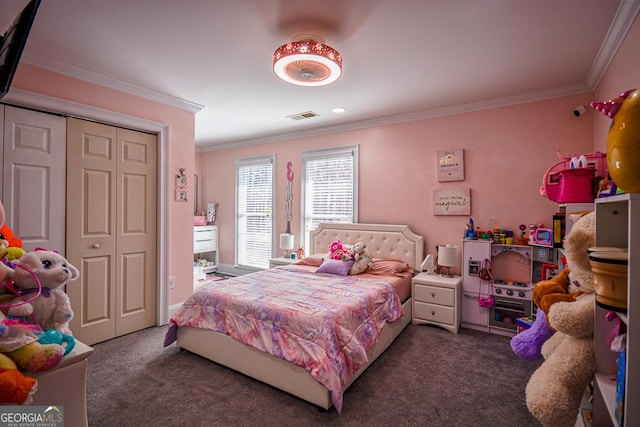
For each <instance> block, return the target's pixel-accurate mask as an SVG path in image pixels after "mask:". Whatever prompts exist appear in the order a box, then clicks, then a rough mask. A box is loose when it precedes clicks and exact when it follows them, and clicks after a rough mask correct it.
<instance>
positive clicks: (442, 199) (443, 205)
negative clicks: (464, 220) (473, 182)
mask: <svg viewBox="0 0 640 427" xmlns="http://www.w3.org/2000/svg"><path fill="white" fill-rule="evenodd" d="M433 214H434V215H471V189H470V188H441V189H437V190H433Z"/></svg>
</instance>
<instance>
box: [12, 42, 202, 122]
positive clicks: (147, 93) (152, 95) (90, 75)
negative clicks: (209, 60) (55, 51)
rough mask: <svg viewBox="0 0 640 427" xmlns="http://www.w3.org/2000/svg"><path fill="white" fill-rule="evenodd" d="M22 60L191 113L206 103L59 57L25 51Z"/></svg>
mask: <svg viewBox="0 0 640 427" xmlns="http://www.w3.org/2000/svg"><path fill="white" fill-rule="evenodd" d="M22 60H23V61H24V62H26V63H27V64H30V65H33V66H35V67H40V68H44V69H46V70H50V71H53V72H55V73H59V74H63V75H65V76H70V77H74V78H76V79H79V80H83V81H86V82H90V83H95V84H97V85H100V86H104V87H107V88H109V89H114V90H118V91H120V92H124V93H127V94H130V95H135V96H139V97H141V98H144V99H148V100H150V101H155V102H158V103H160V104H164V105H168V106H170V107H175V108H179V109H181V110H186V111H189V112H191V113H197V112H198V111H200V110H202V109H203V108H204V105H200V104H197V103H195V102H191V101H187V100H186V99H181V98H177V97H174V96H171V95H167V94H165V93H161V92H158V91H155V90H152V89H148V88H145V87H143V86H140V85H137V84H135V83H130V82H127V81H125V80H121V79H117V78H115V77H111V76H109V75H106V74H102V73H98V72H95V71H91V70H88V69H86V68H82V67H78V66H77V65H72V64H69V63H66V62H62V61H58V60H57V59H54V58H51V57H48V56H45V55H40V54H37V53H33V52H29V51H25V52H24V54H23V56H22Z"/></svg>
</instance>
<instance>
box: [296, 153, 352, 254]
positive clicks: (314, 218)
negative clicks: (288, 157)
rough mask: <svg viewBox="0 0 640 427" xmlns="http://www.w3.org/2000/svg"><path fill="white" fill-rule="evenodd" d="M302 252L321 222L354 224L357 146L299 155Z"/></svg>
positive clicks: (306, 247)
mask: <svg viewBox="0 0 640 427" xmlns="http://www.w3.org/2000/svg"><path fill="white" fill-rule="evenodd" d="M302 163H303V165H302V173H303V188H302V193H303V194H302V198H303V203H302V211H303V212H302V217H303V218H304V232H303V238H304V242H305V250H306V251H308V250H309V247H308V246H309V245H308V236H309V231H311V230H313V229H315V228H316V227H317V226H318V224H319V223H321V222H329V223H350V222H357V212H358V209H357V200H358V197H357V188H358V187H357V181H358V179H357V177H358V146H357V145H355V146H349V147H341V148H337V149H331V150H318V151H310V152H305V153H303V154H302Z"/></svg>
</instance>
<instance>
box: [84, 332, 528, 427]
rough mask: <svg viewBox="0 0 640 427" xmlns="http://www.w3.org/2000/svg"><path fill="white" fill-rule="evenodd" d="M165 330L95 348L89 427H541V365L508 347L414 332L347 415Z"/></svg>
mask: <svg viewBox="0 0 640 427" xmlns="http://www.w3.org/2000/svg"><path fill="white" fill-rule="evenodd" d="M166 330H167V328H166V327H159V328H150V329H146V330H143V331H140V332H136V333H134V334H130V335H127V336H124V337H120V338H116V339H113V340H110V341H107V342H104V343H100V344H97V345H95V346H94V348H95V352H94V354H93V355H91V357H90V358H89V374H88V375H89V378H88V386H87V404H88V408H89V409H88V416H89V425H90V426H96V427H97V426H100V427H103V426H114V427H115V426H118V427H124V426H316V425H325V424H331V425H336V426H518V427H523V426H537V425H538V423H537V422H536V420H535V419H534V418H533V417H532V416H531V415H530V414H529V412H528V411H527V408H526V406H525V402H524V389H525V386H526V383H527V381H528V379H529V377H530V376H531V374H532V373H533V371H534V370H535V368H536V367H537V364H534V363H530V362H524V361H522V360H520V359H518V358H517V357H516V356H515V355H514V354H513V352H512V351H511V347H510V345H509V338H508V337H502V336H497V335H491V334H486V333H483V332H477V331H472V330H469V329H461V331H460V333H459V334H458V335H453V334H451V333H449V332H447V331H445V330H442V329H439V328H435V327H431V326H413V325H409V326H408V327H407V328H406V329H405V330H404V332H403V333H402V334H401V335H400V336H399V337H398V338H397V339H396V341H395V342H394V344H393V345H392V346H391V347H390V348H389V349H388V350H387V351H386V352H385V353H384V354H383V355H382V356H380V358H379V359H378V360H377V361H376V362H375V363H374V364H372V365H371V366H370V367H369V369H368V370H367V371H366V372H365V373H364V374H363V375H362V376H361V377H360V378H359V379H358V380H357V381H356V382H355V383H354V384H353V385H352V386H351V387H350V388H349V389H348V390H347V392H346V393H345V396H344V407H343V410H342V413H341V414H337V413H336V411H335V409H334V408H331V409H330V410H329V411H324V412H323V411H320V410H319V409H318V408H317V407H315V406H313V405H311V404H309V403H306V402H305V401H302V400H300V399H298V398H296V397H293V396H291V395H289V394H287V393H285V392H282V391H279V390H277V389H274V388H272V387H270V386H268V385H265V384H263V383H260V382H258V381H256V380H253V379H251V378H248V377H246V376H244V375H242V374H239V373H237V372H235V371H232V370H230V369H228V368H225V367H223V366H220V365H217V364H215V363H213V362H210V361H208V360H206V359H203V358H201V357H199V356H196V355H194V354H191V353H189V352H187V351H184V350H180V349H179V348H177V347H176V346H175V344H173V345H172V346H170V347H167V348H163V347H162V341H163V339H164V333H165V332H166Z"/></svg>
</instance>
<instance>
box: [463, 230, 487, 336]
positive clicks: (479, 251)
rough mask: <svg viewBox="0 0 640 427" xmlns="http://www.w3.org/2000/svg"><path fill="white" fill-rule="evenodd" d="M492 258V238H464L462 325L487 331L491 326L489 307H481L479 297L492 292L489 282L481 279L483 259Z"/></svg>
mask: <svg viewBox="0 0 640 427" xmlns="http://www.w3.org/2000/svg"><path fill="white" fill-rule="evenodd" d="M490 259H491V240H464V241H463V242H462V288H463V292H462V294H463V298H462V325H463V326H465V327H468V328H471V329H479V330H484V331H486V330H487V329H488V327H489V309H487V308H485V307H481V306H480V303H479V298H480V297H482V298H488V297H489V296H490V294H491V285H490V284H489V282H486V281H482V280H480V277H479V272H480V268H481V266H482V262H483V260H490Z"/></svg>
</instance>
